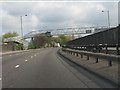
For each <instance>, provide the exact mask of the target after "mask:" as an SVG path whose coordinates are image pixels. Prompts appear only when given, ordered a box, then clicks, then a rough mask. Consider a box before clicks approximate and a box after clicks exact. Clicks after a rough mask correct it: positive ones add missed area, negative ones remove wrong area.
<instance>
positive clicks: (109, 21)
mask: <svg viewBox="0 0 120 90" xmlns="http://www.w3.org/2000/svg"><path fill="white" fill-rule="evenodd" d="M102 12H107V14H108V28H110V14H109V11H102Z"/></svg>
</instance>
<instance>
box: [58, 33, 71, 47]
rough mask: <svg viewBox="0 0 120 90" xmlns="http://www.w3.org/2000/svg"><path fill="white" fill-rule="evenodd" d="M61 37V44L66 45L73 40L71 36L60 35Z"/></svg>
mask: <svg viewBox="0 0 120 90" xmlns="http://www.w3.org/2000/svg"><path fill="white" fill-rule="evenodd" d="M59 38H60V39H61V45H64V44H65V43H67V42H68V41H70V40H72V37H71V36H65V35H60V36H59Z"/></svg>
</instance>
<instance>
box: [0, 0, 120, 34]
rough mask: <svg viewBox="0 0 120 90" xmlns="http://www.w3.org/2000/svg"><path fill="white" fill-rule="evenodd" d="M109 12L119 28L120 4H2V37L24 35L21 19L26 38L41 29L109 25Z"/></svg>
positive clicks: (22, 2) (101, 2)
mask: <svg viewBox="0 0 120 90" xmlns="http://www.w3.org/2000/svg"><path fill="white" fill-rule="evenodd" d="M102 10H104V11H105V12H104V13H102V12H101V11H102ZM108 10H109V12H110V24H111V26H118V2H117V1H113V2H111V1H106V2H104V1H99V2H98V1H94V2H91V1H85V2H82V1H72V2H69V1H58V2H57V1H47V2H46V1H39V2H38V1H34V2H31V1H28V2H27V1H26V2H24V1H20V2H15V1H14V2H0V14H1V16H0V21H1V22H0V24H1V26H0V29H1V30H2V32H1V33H2V34H4V33H7V32H12V31H15V32H17V33H19V34H20V33H21V28H20V26H21V20H20V16H22V22H23V24H22V25H23V33H24V35H25V34H27V33H29V32H31V31H37V30H48V29H58V28H70V27H75V28H79V27H91V26H108V22H107V11H108ZM26 14H27V16H25V15H26Z"/></svg>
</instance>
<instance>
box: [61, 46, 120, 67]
mask: <svg viewBox="0 0 120 90" xmlns="http://www.w3.org/2000/svg"><path fill="white" fill-rule="evenodd" d="M62 50H63V51H64V52H67V53H69V54H71V55H75V56H79V55H80V56H81V58H83V55H85V56H87V60H89V57H94V58H95V59H96V63H98V62H99V59H104V60H106V61H108V66H112V62H113V61H114V62H117V63H119V62H120V56H119V55H112V54H103V53H93V52H88V51H79V50H73V49H68V48H62Z"/></svg>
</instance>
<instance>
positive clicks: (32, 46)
mask: <svg viewBox="0 0 120 90" xmlns="http://www.w3.org/2000/svg"><path fill="white" fill-rule="evenodd" d="M35 48H36V46H35V45H34V44H33V43H32V42H30V43H29V45H28V49H35Z"/></svg>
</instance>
